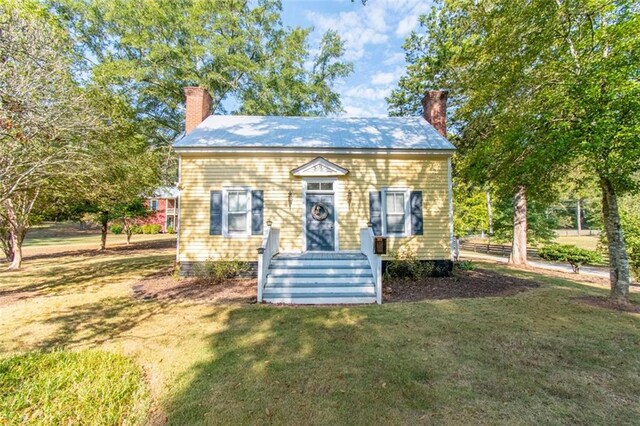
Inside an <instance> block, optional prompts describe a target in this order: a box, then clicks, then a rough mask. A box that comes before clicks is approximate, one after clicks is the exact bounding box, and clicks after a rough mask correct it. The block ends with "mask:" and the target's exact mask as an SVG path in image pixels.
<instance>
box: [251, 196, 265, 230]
mask: <svg viewBox="0 0 640 426" xmlns="http://www.w3.org/2000/svg"><path fill="white" fill-rule="evenodd" d="M263 194H264V191H251V233H252V234H253V235H262V233H263V230H262V222H263V221H264V220H263V217H264V213H263V211H264V209H263V207H264V195H263Z"/></svg>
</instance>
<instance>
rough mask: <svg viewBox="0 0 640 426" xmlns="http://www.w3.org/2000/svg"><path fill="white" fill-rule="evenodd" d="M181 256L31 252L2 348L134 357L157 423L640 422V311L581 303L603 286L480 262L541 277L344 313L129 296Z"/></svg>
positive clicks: (10, 288) (8, 306)
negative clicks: (516, 287)
mask: <svg viewBox="0 0 640 426" xmlns="http://www.w3.org/2000/svg"><path fill="white" fill-rule="evenodd" d="M173 255H174V251H173V250H172V249H169V248H165V249H153V248H149V247H146V248H143V249H140V250H137V251H132V252H127V253H119V252H113V253H109V254H105V255H98V256H96V255H91V256H62V257H52V258H40V259H36V260H32V261H29V260H28V259H27V262H26V268H25V270H24V271H22V272H11V273H8V272H2V273H0V318H2V321H0V352H1V353H2V355H0V356H5V357H6V356H11V355H15V354H17V353H24V352H27V351H33V350H48V349H51V348H64V349H65V350H72V351H77V350H83V349H88V348H90V349H99V350H104V351H108V352H113V353H117V354H122V355H125V356H128V357H131V358H132V359H133V360H134V361H135V362H136V363H137V364H138V365H139V366H140V367H141V368H142V370H143V371H144V373H145V381H146V383H147V386H148V388H149V390H150V395H151V398H152V403H151V404H152V408H151V409H150V410H149V411H148V412H147V421H149V422H151V423H163V422H165V421H167V422H168V423H170V424H179V425H183V424H212V423H216V424H217V423H237V424H245V423H288V424H307V423H309V424H345V423H349V424H365V423H367V424H370V423H374V422H375V423H391V424H399V423H465V424H466V423H473V424H478V423H480V424H482V423H485V424H494V423H502V424H506V423H509V424H514V423H515V424H537V423H555V424H557V423H589V424H634V423H637V419H638V418H640V404H638V402H637V401H638V395H639V394H640V315H638V314H633V313H624V312H617V311H609V310H606V309H602V308H598V307H591V306H587V305H584V304H582V303H580V302H579V301H577V300H575V298H578V297H582V296H604V295H606V294H607V290H606V289H602V288H600V287H596V286H590V285H588V284H581V283H578V282H575V281H572V280H570V279H564V278H557V277H547V276H544V275H541V274H536V273H533V272H529V271H520V270H512V269H509V268H507V267H506V266H496V265H488V264H481V265H480V266H481V267H484V268H491V269H494V270H497V271H499V272H501V273H505V274H510V275H514V276H518V277H522V278H528V279H533V280H536V281H537V282H539V283H541V284H542V286H541V287H539V288H535V289H531V290H527V291H525V292H522V293H518V294H516V295H513V296H507V297H491V298H478V299H450V300H439V301H423V302H410V303H396V304H385V305H382V306H348V307H304V308H298V307H282V306H268V305H247V304H224V305H211V304H206V303H193V302H187V301H179V302H178V301H171V300H152V301H143V300H140V299H136V298H134V297H132V291H131V285H132V284H133V283H135V282H136V281H138V280H140V279H141V278H142V277H144V276H147V275H150V274H152V273H153V272H155V271H157V270H158V269H160V268H164V267H167V266H169V265H171V262H172V260H173ZM20 295H22V296H24V297H21V296H20ZM3 297H5V299H4V300H5V302H4V303H3V302H2V300H3ZM9 297H10V298H9ZM632 297H633V298H634V300H635V301H636V302H638V301H639V300H638V295H637V294H634V295H633V296H632ZM114 386H116V387H117V386H119V383H118V382H115V383H114Z"/></svg>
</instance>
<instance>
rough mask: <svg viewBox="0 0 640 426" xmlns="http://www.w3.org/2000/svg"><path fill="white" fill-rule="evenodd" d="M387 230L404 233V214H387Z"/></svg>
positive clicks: (392, 232)
mask: <svg viewBox="0 0 640 426" xmlns="http://www.w3.org/2000/svg"><path fill="white" fill-rule="evenodd" d="M387 232H388V233H391V234H402V233H404V214H392V215H387Z"/></svg>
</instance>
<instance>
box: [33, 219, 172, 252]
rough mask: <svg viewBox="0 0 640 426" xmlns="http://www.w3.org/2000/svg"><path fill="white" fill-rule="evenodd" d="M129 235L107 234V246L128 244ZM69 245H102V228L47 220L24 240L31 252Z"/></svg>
mask: <svg viewBox="0 0 640 426" xmlns="http://www.w3.org/2000/svg"><path fill="white" fill-rule="evenodd" d="M175 238H176V236H175V235H170V234H148V235H145V234H136V235H133V236H132V237H131V241H152V240H165V239H175ZM126 242H127V237H126V236H125V235H123V234H120V235H114V234H112V233H109V234H108V235H107V246H108V247H109V246H114V245H122V244H126ZM67 246H81V247H87V246H95V247H99V246H100V230H99V229H95V228H94V229H89V230H83V229H80V226H79V225H78V224H77V223H74V222H63V223H53V222H45V223H43V224H41V225H37V226H35V227H33V228H32V229H30V230H29V232H28V233H27V237H26V238H25V240H24V247H25V248H26V249H27V251H26V252H27V253H29V249H37V248H39V247H46V248H49V247H67Z"/></svg>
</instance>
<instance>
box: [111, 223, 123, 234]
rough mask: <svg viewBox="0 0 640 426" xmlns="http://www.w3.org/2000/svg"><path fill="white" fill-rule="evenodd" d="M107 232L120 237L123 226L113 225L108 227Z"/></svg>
mask: <svg viewBox="0 0 640 426" xmlns="http://www.w3.org/2000/svg"><path fill="white" fill-rule="evenodd" d="M109 231H111V233H112V234H115V235H120V234H122V231H124V226H122V225H121V224H119V223H114V224H113V225H111V226H110V227H109Z"/></svg>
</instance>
